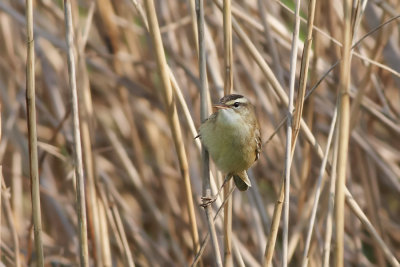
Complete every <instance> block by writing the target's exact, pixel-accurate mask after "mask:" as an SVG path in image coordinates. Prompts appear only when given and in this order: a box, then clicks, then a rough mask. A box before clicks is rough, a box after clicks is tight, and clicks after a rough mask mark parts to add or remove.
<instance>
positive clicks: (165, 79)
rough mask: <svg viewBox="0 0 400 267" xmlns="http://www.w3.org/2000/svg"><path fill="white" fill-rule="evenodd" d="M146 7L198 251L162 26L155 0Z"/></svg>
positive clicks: (193, 213) (194, 241) (150, 0)
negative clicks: (162, 37) (160, 26)
mask: <svg viewBox="0 0 400 267" xmlns="http://www.w3.org/2000/svg"><path fill="white" fill-rule="evenodd" d="M145 8H146V14H147V19H148V25H149V31H150V35H151V38H152V41H153V44H154V48H155V52H156V59H157V65H158V68H159V71H160V75H161V80H162V85H163V86H162V89H163V90H162V97H163V99H164V103H165V106H166V109H167V113H168V120H169V125H170V128H171V132H172V136H173V140H174V144H175V149H176V152H177V155H178V159H179V164H180V169H181V174H182V177H183V179H184V183H185V193H186V200H187V205H188V213H189V221H190V226H191V234H192V241H193V250H194V251H195V252H197V251H198V250H199V249H200V244H199V234H198V230H197V222H196V216H195V212H194V204H193V196H192V188H191V184H190V177H189V166H188V161H187V156H186V152H185V148H184V145H183V138H182V132H181V128H180V126H179V119H178V114H177V110H176V105H175V99H174V97H173V93H172V88H171V81H170V78H169V70H168V65H167V61H166V58H165V53H164V47H163V44H162V39H161V33H160V28H159V25H158V20H157V15H156V11H155V7H154V2H153V0H147V1H145Z"/></svg>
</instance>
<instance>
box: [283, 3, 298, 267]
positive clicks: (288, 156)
mask: <svg viewBox="0 0 400 267" xmlns="http://www.w3.org/2000/svg"><path fill="white" fill-rule="evenodd" d="M300 3H301V1H300V0H297V1H296V10H295V17H296V18H295V24H294V30H293V37H292V48H291V54H290V79H289V102H288V120H287V124H286V152H285V173H284V180H285V182H284V185H285V186H284V189H285V198H284V203H283V235H282V238H283V240H282V242H283V251H282V266H284V267H286V266H287V265H288V257H287V256H288V237H289V202H290V201H289V196H290V168H291V165H292V158H293V153H292V151H294V147H295V144H296V143H295V142H292V119H293V110H294V105H293V97H294V84H295V80H296V66H297V49H298V45H297V44H298V39H299V29H300V14H299V13H300Z"/></svg>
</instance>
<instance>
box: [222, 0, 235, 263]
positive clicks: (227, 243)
mask: <svg viewBox="0 0 400 267" xmlns="http://www.w3.org/2000/svg"><path fill="white" fill-rule="evenodd" d="M222 12H223V29H224V76H225V79H224V95H229V94H231V93H232V89H233V69H232V68H233V54H232V14H231V0H224V3H223V11H222ZM232 186H233V183H232V181H229V182H227V183H226V184H225V185H224V198H227V197H229V196H228V194H229V191H230V188H231V187H232ZM224 266H225V267H231V266H233V259H232V199H229V200H228V201H227V202H226V204H225V207H224Z"/></svg>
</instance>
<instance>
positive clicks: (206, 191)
mask: <svg viewBox="0 0 400 267" xmlns="http://www.w3.org/2000/svg"><path fill="white" fill-rule="evenodd" d="M196 13H197V27H198V34H199V38H198V39H199V72H200V119H201V120H202V121H203V120H205V119H206V118H207V117H208V110H209V108H208V93H207V90H208V88H207V72H206V64H207V62H206V48H205V40H204V2H203V0H196ZM201 156H202V162H203V166H202V175H203V197H204V198H205V199H206V198H211V185H210V168H209V164H210V159H209V155H208V152H207V150H206V149H205V147H204V146H202V148H201ZM204 211H205V213H206V217H207V223H208V231H209V233H210V237H211V244H212V248H213V252H214V257H215V263H216V265H217V266H219V267H222V259H221V254H220V252H219V245H218V239H217V233H216V231H215V225H214V222H213V216H212V210H211V206H210V205H205V207H204Z"/></svg>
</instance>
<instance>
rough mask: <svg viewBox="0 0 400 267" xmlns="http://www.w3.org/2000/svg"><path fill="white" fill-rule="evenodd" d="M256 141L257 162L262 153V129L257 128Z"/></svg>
mask: <svg viewBox="0 0 400 267" xmlns="http://www.w3.org/2000/svg"><path fill="white" fill-rule="evenodd" d="M255 139H256V160H255V161H257V160H258V158H259V157H260V153H261V145H262V143H261V133H260V129H259V128H258V127H257V129H256V132H255Z"/></svg>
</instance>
